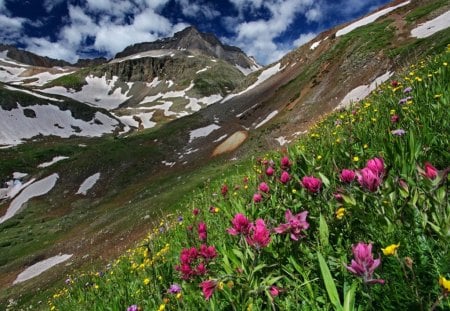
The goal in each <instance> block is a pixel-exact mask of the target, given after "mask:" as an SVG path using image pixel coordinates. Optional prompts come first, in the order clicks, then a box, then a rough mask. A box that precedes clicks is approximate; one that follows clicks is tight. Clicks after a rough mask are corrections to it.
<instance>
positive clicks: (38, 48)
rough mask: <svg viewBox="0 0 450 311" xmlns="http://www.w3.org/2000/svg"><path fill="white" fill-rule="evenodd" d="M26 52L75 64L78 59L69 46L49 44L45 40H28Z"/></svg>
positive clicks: (56, 43)
mask: <svg viewBox="0 0 450 311" xmlns="http://www.w3.org/2000/svg"><path fill="white" fill-rule="evenodd" d="M27 41H28V46H27V50H28V51H31V52H33V53H36V54H38V55H45V56H48V57H51V58H56V59H65V60H67V61H69V62H76V61H77V59H78V57H77V56H76V54H75V53H74V51H73V50H72V49H71V47H70V46H66V45H64V43H60V42H51V41H49V40H48V39H45V38H28V40H27Z"/></svg>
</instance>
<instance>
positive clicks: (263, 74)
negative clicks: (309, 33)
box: [222, 63, 283, 103]
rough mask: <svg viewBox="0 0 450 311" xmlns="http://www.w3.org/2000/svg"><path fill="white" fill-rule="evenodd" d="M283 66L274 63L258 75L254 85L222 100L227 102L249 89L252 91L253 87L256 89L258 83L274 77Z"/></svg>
mask: <svg viewBox="0 0 450 311" xmlns="http://www.w3.org/2000/svg"><path fill="white" fill-rule="evenodd" d="M282 69H283V68H281V63H277V64H275V65H273V66H272V67H269V68H267V69H266V70H263V71H262V72H261V73H260V75H259V76H258V79H257V80H256V82H255V83H253V84H252V85H250V86H249V87H248V88H247V89H245V90H243V91H242V92H239V93H236V94H230V95H228V96H227V97H225V98H224V99H223V100H222V102H223V103H224V102H226V101H228V100H230V99H232V98H233V97H236V96H239V95H242V94H244V93H246V92H248V91H250V90H251V89H254V88H255V87H257V86H258V85H260V84H261V83H263V82H264V81H266V80H267V79H269V78H270V77H272V76H273V75H275V74H277V73H278V72H280V71H281V70H282Z"/></svg>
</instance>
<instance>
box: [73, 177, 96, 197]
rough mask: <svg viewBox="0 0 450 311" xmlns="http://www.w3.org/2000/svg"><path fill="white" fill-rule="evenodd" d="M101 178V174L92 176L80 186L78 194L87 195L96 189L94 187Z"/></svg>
mask: <svg viewBox="0 0 450 311" xmlns="http://www.w3.org/2000/svg"><path fill="white" fill-rule="evenodd" d="M99 178H100V173H95V174H94V175H92V176H89V177H88V178H86V179H85V180H84V181H83V182H82V183H81V185H80V188H79V189H78V191H77V193H76V194H82V195H86V194H87V192H88V191H89V190H90V189H91V188H92V187H94V185H95V184H96V183H97V181H98V180H99Z"/></svg>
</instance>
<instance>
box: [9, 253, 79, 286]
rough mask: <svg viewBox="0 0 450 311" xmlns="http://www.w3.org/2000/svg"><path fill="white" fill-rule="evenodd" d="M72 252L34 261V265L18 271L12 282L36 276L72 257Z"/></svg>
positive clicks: (19, 281)
mask: <svg viewBox="0 0 450 311" xmlns="http://www.w3.org/2000/svg"><path fill="white" fill-rule="evenodd" d="M72 255H73V254H70V255H67V254H64V255H57V256H53V257H50V258H47V259H45V260H42V261H39V262H37V263H35V264H34V265H32V266H30V267H28V268H26V269H25V270H24V271H23V272H22V273H20V274H19V275H18V276H17V278H16V280H15V281H14V282H13V284H17V283H22V282H24V281H26V280H29V279H31V278H34V277H36V276H38V275H39V274H41V273H43V272H44V271H46V270H48V269H50V268H52V267H53V266H56V265H57V264H60V263H62V262H64V261H66V260H68V259H70V257H72Z"/></svg>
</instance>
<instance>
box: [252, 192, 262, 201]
mask: <svg viewBox="0 0 450 311" xmlns="http://www.w3.org/2000/svg"><path fill="white" fill-rule="evenodd" d="M261 201H262V195H261V193H258V192H257V193H255V194H254V195H253V202H255V203H259V202H261Z"/></svg>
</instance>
